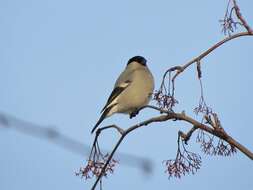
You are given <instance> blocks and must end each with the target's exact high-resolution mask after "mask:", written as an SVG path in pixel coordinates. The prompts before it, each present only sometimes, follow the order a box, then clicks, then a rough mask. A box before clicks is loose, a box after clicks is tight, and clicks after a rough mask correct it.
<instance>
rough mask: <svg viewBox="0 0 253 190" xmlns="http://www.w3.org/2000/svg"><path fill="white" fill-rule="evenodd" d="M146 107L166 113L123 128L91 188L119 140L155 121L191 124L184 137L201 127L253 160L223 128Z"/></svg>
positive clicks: (246, 150) (116, 147) (179, 114)
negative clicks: (125, 128) (178, 121)
mask: <svg viewBox="0 0 253 190" xmlns="http://www.w3.org/2000/svg"><path fill="white" fill-rule="evenodd" d="M147 107H148V108H152V109H154V110H157V111H160V112H161V113H167V114H164V115H160V116H157V117H153V118H151V119H148V120H146V121H143V122H141V123H139V124H136V125H133V126H131V127H129V128H128V129H127V130H125V131H124V132H123V133H122V135H121V137H120V139H119V140H118V142H117V143H116V145H115V146H114V148H113V150H112V152H111V153H110V155H109V157H108V160H107V161H106V163H105V165H104V167H103V168H102V170H101V172H100V174H99V176H98V177H97V179H96V181H95V183H94V185H93V186H92V188H91V190H95V188H96V186H97V184H98V182H99V181H100V180H101V178H102V176H103V175H104V172H105V170H106V167H107V166H108V164H109V163H110V161H111V159H112V158H113V155H114V154H115V152H116V150H117V149H118V147H119V145H120V144H121V142H122V141H123V139H124V138H125V137H126V136H127V135H128V134H129V133H130V132H132V131H134V130H136V129H138V128H140V127H144V126H147V125H149V124H151V123H156V122H164V121H168V120H173V121H177V120H180V121H185V122H187V123H190V124H192V125H193V128H192V129H191V130H190V131H189V132H188V133H187V134H186V135H183V136H184V137H186V138H189V137H190V136H191V135H192V133H193V132H194V131H195V130H196V129H202V130H204V131H205V132H207V133H209V134H212V135H214V136H216V137H218V138H221V139H223V140H224V141H226V142H227V143H229V144H230V145H232V146H234V147H236V148H237V149H238V150H240V151H241V152H242V153H244V154H245V155H246V156H248V157H249V158H250V159H251V160H253V153H252V152H251V151H250V150H249V149H247V148H246V147H245V146H243V145H242V144H240V143H239V142H238V141H236V140H235V139H233V138H232V137H231V136H230V135H228V134H227V133H226V132H225V131H224V130H223V129H220V130H218V129H216V128H213V127H212V126H208V125H205V124H202V123H200V122H198V121H197V120H195V119H193V118H191V117H189V116H187V115H186V114H185V113H184V112H183V113H174V112H168V111H166V110H163V109H161V108H158V107H155V106H147Z"/></svg>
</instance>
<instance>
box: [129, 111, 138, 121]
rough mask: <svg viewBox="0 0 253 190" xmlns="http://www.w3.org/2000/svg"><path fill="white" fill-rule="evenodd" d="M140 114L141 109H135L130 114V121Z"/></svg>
mask: <svg viewBox="0 0 253 190" xmlns="http://www.w3.org/2000/svg"><path fill="white" fill-rule="evenodd" d="M138 113H139V109H135V110H134V111H133V112H132V113H130V114H129V117H130V119H132V118H133V117H135V116H136V115H138Z"/></svg>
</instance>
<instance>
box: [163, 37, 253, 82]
mask: <svg viewBox="0 0 253 190" xmlns="http://www.w3.org/2000/svg"><path fill="white" fill-rule="evenodd" d="M242 36H253V33H249V32H241V33H237V34H234V35H231V36H229V37H226V38H225V39H223V40H222V41H219V42H218V43H216V44H214V45H213V46H212V47H210V48H209V49H208V50H206V51H204V52H203V53H201V54H200V55H199V56H197V57H195V58H193V59H192V60H191V61H189V62H188V63H186V64H184V65H183V66H177V68H180V69H177V72H176V74H175V75H174V76H173V78H172V82H174V81H175V79H176V77H177V76H178V75H180V74H181V73H182V72H184V70H185V69H186V68H188V67H189V66H190V65H192V64H193V63H196V62H197V63H199V64H200V63H201V62H200V60H201V59H203V58H204V57H206V56H207V55H209V54H210V53H211V52H212V51H214V50H215V49H217V48H218V47H220V46H221V45H223V44H224V43H226V42H228V41H230V40H233V39H235V38H239V37H242ZM169 70H170V69H168V70H167V71H166V72H168V71H169Z"/></svg>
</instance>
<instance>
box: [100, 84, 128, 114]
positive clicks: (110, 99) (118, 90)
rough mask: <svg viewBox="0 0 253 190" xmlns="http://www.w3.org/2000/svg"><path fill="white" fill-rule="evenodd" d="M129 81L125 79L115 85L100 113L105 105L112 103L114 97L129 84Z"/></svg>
mask: <svg viewBox="0 0 253 190" xmlns="http://www.w3.org/2000/svg"><path fill="white" fill-rule="evenodd" d="M130 83H131V81H129V80H127V81H125V82H124V83H122V84H120V85H119V86H116V87H115V88H114V89H113V91H112V93H111V95H110V96H109V98H108V100H107V102H106V104H105V106H104V107H103V109H102V111H101V113H102V112H103V111H104V110H105V109H106V107H107V106H108V105H109V104H110V103H112V101H113V100H114V99H115V98H117V97H118V96H119V95H120V94H121V93H122V92H123V91H124V90H125V89H126V88H127V87H128V86H129V84H130Z"/></svg>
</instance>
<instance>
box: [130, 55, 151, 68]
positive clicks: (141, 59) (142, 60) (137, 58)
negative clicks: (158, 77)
mask: <svg viewBox="0 0 253 190" xmlns="http://www.w3.org/2000/svg"><path fill="white" fill-rule="evenodd" d="M134 61H135V62H137V63H140V64H141V65H143V66H146V63H147V60H146V59H145V58H144V57H142V56H134V57H132V58H131V59H129V60H128V62H127V65H129V64H130V63H132V62H134Z"/></svg>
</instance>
